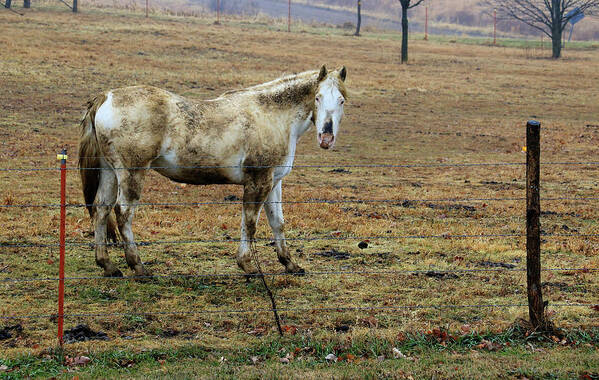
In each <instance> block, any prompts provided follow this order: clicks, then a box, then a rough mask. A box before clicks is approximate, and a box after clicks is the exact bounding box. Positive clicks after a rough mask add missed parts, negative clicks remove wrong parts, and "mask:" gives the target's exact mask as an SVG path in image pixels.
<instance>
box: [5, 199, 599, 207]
mask: <svg viewBox="0 0 599 380" xmlns="http://www.w3.org/2000/svg"><path fill="white" fill-rule="evenodd" d="M525 200H526V198H524V197H507V198H461V199H460V198H447V199H309V200H305V201H272V202H271V201H265V202H244V201H242V200H236V201H208V202H139V203H123V204H119V205H120V206H135V207H137V206H210V205H238V204H339V203H399V204H402V203H427V202H428V203H432V204H434V203H436V202H439V203H445V202H456V203H458V202H461V203H465V202H503V201H525ZM591 200H599V197H556V198H541V201H591ZM64 206H65V207H106V206H113V205H110V204H106V203H66V204H65V205H64ZM57 207H62V205H61V204H58V203H47V204H33V203H24V204H2V205H0V208H57Z"/></svg>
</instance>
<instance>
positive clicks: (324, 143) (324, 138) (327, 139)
mask: <svg viewBox="0 0 599 380" xmlns="http://www.w3.org/2000/svg"><path fill="white" fill-rule="evenodd" d="M318 142H319V143H320V147H321V148H322V149H329V148H332V147H333V145H334V143H335V135H333V134H332V133H319V134H318Z"/></svg>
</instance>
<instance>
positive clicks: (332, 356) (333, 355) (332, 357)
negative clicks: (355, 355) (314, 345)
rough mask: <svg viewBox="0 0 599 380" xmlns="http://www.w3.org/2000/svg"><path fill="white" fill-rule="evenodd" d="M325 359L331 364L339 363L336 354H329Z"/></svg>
mask: <svg viewBox="0 0 599 380" xmlns="http://www.w3.org/2000/svg"><path fill="white" fill-rule="evenodd" d="M325 359H326V360H327V361H329V362H333V363H336V362H337V356H335V354H328V355H327V356H325Z"/></svg>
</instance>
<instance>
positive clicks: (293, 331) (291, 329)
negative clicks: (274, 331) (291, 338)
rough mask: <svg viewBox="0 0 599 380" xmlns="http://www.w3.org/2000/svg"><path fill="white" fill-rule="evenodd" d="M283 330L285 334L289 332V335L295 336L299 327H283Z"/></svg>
mask: <svg viewBox="0 0 599 380" xmlns="http://www.w3.org/2000/svg"><path fill="white" fill-rule="evenodd" d="M281 329H282V330H283V331H284V332H288V333H289V334H291V335H295V334H296V333H297V327H295V326H287V325H283V326H281Z"/></svg>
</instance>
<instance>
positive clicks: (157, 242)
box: [0, 233, 599, 248]
mask: <svg viewBox="0 0 599 380" xmlns="http://www.w3.org/2000/svg"><path fill="white" fill-rule="evenodd" d="M541 236H542V237H543V238H547V237H558V238H560V237H582V238H591V237H599V233H597V234H580V233H572V234H554V233H543V234H541ZM503 237H505V238H515V237H518V238H521V237H526V234H514V233H512V234H458V235H452V234H449V233H447V234H440V235H389V236H318V237H291V238H285V240H286V241H326V240H362V241H368V240H401V239H470V238H473V239H492V238H503ZM253 241H255V242H258V241H268V242H271V241H272V239H271V238H254V239H233V238H230V239H205V240H202V239H198V240H152V241H140V242H129V243H127V242H117V243H112V242H109V243H80V242H66V243H65V244H64V246H65V247H90V248H93V247H95V246H108V247H124V246H127V245H137V246H140V247H146V246H151V245H181V244H203V243H215V244H216V243H242V242H248V243H251V242H253ZM61 246H62V245H61V244H59V243H53V244H49V243H48V244H44V243H20V242H15V243H11V242H0V248H57V247H61Z"/></svg>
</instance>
